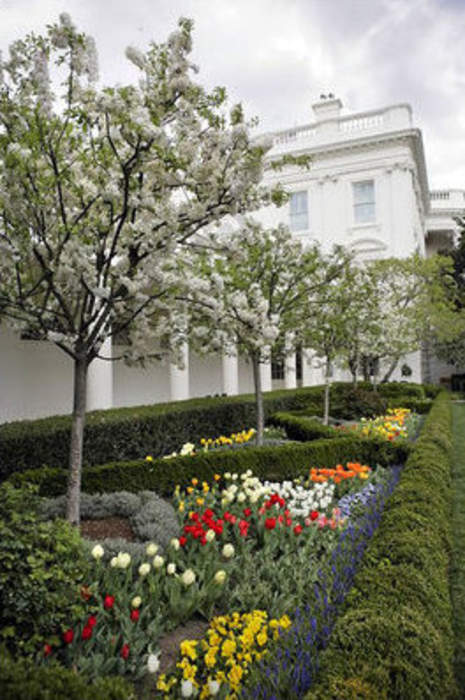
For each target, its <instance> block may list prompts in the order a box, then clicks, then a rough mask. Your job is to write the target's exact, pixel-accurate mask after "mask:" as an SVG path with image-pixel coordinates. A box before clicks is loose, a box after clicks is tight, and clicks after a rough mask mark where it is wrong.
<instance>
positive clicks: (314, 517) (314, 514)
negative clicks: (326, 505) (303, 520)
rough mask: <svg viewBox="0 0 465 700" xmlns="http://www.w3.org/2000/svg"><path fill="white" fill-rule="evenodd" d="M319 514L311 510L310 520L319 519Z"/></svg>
mask: <svg viewBox="0 0 465 700" xmlns="http://www.w3.org/2000/svg"><path fill="white" fill-rule="evenodd" d="M319 515H320V514H319V512H318V511H317V510H312V512H311V513H310V520H316V519H317V518H318V517H319Z"/></svg>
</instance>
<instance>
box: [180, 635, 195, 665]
mask: <svg viewBox="0 0 465 700" xmlns="http://www.w3.org/2000/svg"><path fill="white" fill-rule="evenodd" d="M197 644H198V641H197V640H196V639H191V640H189V639H185V640H184V641H183V642H181V647H180V648H181V654H182V656H188V657H189V658H190V659H192V661H194V660H195V659H196V658H197V651H196V646H197Z"/></svg>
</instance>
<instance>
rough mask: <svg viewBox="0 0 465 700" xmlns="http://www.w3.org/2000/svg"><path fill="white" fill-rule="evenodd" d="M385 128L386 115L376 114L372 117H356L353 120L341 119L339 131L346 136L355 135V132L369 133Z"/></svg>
mask: <svg viewBox="0 0 465 700" xmlns="http://www.w3.org/2000/svg"><path fill="white" fill-rule="evenodd" d="M383 126H384V114H375V115H373V116H371V117H354V118H351V119H341V120H340V122H339V131H342V132H343V133H345V134H348V133H351V134H352V133H354V131H367V130H370V129H378V128H380V127H381V128H382V127H383Z"/></svg>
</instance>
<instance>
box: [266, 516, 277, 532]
mask: <svg viewBox="0 0 465 700" xmlns="http://www.w3.org/2000/svg"><path fill="white" fill-rule="evenodd" d="M265 527H266V529H267V530H274V529H275V527H276V518H267V519H266V520H265Z"/></svg>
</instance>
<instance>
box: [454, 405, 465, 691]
mask: <svg viewBox="0 0 465 700" xmlns="http://www.w3.org/2000/svg"><path fill="white" fill-rule="evenodd" d="M452 415H453V424H452V425H453V442H452V457H453V466H452V479H453V500H452V533H453V540H452V566H451V572H450V577H451V598H452V605H453V610H454V617H453V628H454V634H455V639H456V646H455V658H454V666H455V675H456V678H457V685H458V687H459V688H460V697H461V698H462V700H463V699H465V404H454V405H453V414H452Z"/></svg>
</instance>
